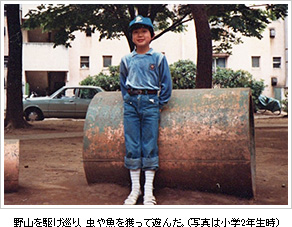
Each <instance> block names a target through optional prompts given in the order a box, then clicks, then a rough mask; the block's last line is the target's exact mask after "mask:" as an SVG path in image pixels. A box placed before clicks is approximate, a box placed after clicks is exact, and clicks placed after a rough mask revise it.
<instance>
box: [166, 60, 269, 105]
mask: <svg viewBox="0 0 292 227" xmlns="http://www.w3.org/2000/svg"><path fill="white" fill-rule="evenodd" d="M169 68H170V72H171V77H172V82H173V88H174V89H193V88H195V87H196V86H195V85H196V82H195V81H196V65H195V64H194V63H193V62H192V61H190V60H179V61H177V62H175V63H173V64H171V65H170V66H169ZM213 87H220V88H235V87H248V88H250V89H251V91H252V98H253V101H254V103H255V104H256V103H257V102H258V97H259V96H260V94H261V93H262V92H263V90H264V88H265V85H264V80H260V81H257V80H255V79H254V78H253V77H252V75H251V74H250V73H249V72H247V71H243V70H237V71H234V70H232V69H226V68H219V67H218V68H217V70H216V72H215V73H213Z"/></svg>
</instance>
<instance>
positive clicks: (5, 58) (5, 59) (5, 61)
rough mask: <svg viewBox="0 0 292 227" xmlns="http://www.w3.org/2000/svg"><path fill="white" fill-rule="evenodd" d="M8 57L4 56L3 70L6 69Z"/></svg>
mask: <svg viewBox="0 0 292 227" xmlns="http://www.w3.org/2000/svg"><path fill="white" fill-rule="evenodd" d="M8 58H9V57H8V56H4V68H7V67H8Z"/></svg>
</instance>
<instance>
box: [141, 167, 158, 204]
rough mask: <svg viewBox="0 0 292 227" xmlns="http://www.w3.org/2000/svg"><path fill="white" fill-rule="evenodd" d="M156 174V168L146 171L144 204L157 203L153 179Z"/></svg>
mask: <svg viewBox="0 0 292 227" xmlns="http://www.w3.org/2000/svg"><path fill="white" fill-rule="evenodd" d="M154 176H155V171H154V170H146V171H145V185H144V202H143V203H144V205H156V199H155V197H154V196H153V180H154Z"/></svg>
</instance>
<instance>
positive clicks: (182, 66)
mask: <svg viewBox="0 0 292 227" xmlns="http://www.w3.org/2000/svg"><path fill="white" fill-rule="evenodd" d="M169 69H170V73H171V77H172V83H173V88H174V89H191V88H195V87H196V65H195V64H194V63H193V62H192V61H190V60H179V61H177V62H175V63H173V64H171V65H170V66H169Z"/></svg>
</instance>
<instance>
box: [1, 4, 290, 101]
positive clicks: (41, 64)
mask: <svg viewBox="0 0 292 227" xmlns="http://www.w3.org/2000/svg"><path fill="white" fill-rule="evenodd" d="M32 7H35V6H34V5H25V4H24V5H22V9H21V15H22V18H23V19H24V15H25V14H26V13H27V12H28V9H30V8H32ZM4 23H5V34H4V55H5V56H4V59H5V65H6V63H7V59H8V36H7V29H6V28H7V25H6V17H5V18H4ZM74 35H75V37H76V38H75V40H74V41H73V42H72V43H71V45H72V48H65V47H64V46H58V47H56V48H53V42H52V39H53V36H54V34H53V33H42V32H41V30H33V31H25V30H24V31H23V89H24V94H27V95H29V94H30V93H31V92H32V91H34V92H36V93H38V94H39V95H46V94H51V93H52V92H54V91H55V90H57V89H58V88H60V87H62V86H63V85H78V84H79V82H80V81H82V80H83V79H84V78H86V77H87V76H88V75H91V76H93V75H97V74H98V73H100V72H101V71H107V70H108V66H109V65H119V63H120V59H121V57H122V56H124V55H125V54H127V53H129V51H130V49H129V46H128V43H127V40H126V38H125V37H122V38H121V39H120V40H117V39H114V40H104V39H103V40H102V41H101V42H99V41H98V39H99V34H98V33H93V34H85V33H81V32H75V33H74ZM242 40H243V41H244V43H243V44H239V45H234V46H233V50H232V55H226V54H214V56H213V57H214V59H213V65H214V66H216V65H217V66H220V67H226V68H231V69H233V70H238V69H242V70H246V71H248V72H250V73H251V74H252V75H253V76H254V78H256V79H257V80H259V79H264V81H265V84H266V85H267V87H266V88H265V90H264V92H263V94H264V95H266V96H269V97H275V98H277V99H279V100H281V99H283V98H284V96H283V91H284V89H285V88H287V87H288V21H287V19H286V20H277V21H274V22H272V23H271V24H269V25H268V28H267V29H266V30H265V31H264V33H263V38H262V39H261V40H258V39H257V38H248V37H242ZM151 46H152V47H153V48H154V49H155V50H156V51H160V52H163V53H164V54H165V55H166V57H167V59H168V63H169V64H171V63H174V62H176V61H178V60H180V59H184V60H186V59H189V60H192V61H193V62H195V63H196V56H197V50H196V35H195V26H194V22H193V21H190V22H189V23H188V28H187V32H184V33H171V32H168V33H166V34H164V35H163V36H162V37H160V38H159V39H157V40H155V41H153V42H152V43H151ZM4 71H5V75H6V67H5V68H4Z"/></svg>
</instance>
